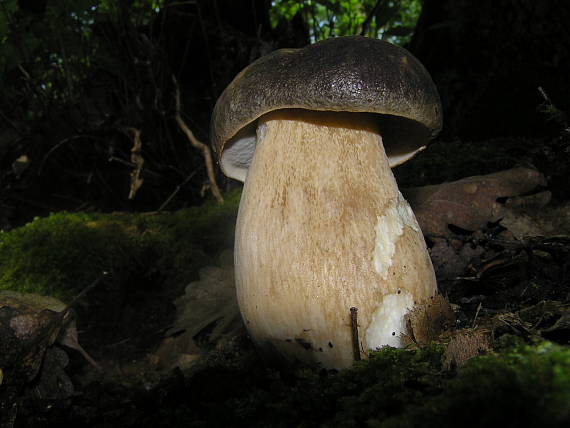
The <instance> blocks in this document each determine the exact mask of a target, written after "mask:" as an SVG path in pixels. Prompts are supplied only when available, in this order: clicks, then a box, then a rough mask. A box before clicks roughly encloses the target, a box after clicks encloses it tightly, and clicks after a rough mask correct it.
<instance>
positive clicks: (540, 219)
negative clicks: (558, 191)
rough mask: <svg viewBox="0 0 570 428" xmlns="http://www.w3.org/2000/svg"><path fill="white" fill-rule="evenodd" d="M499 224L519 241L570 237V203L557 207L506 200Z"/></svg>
mask: <svg viewBox="0 0 570 428" xmlns="http://www.w3.org/2000/svg"><path fill="white" fill-rule="evenodd" d="M543 193H546V192H543ZM539 195H540V194H539ZM537 196H538V195H537ZM529 198H530V197H529ZM500 224H501V226H503V227H505V228H506V229H508V230H509V231H510V232H511V233H512V234H513V236H514V237H515V238H517V239H519V240H521V239H523V238H528V237H537V236H543V237H547V238H549V237H554V236H570V203H569V202H566V203H564V204H562V205H559V206H549V205H546V204H543V205H540V204H535V205H528V204H527V205H521V204H520V203H519V201H518V200H515V201H514V202H513V203H511V200H508V201H507V204H505V215H504V217H503V219H502V220H501V223H500Z"/></svg>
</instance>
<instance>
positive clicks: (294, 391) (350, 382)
mask: <svg viewBox="0 0 570 428" xmlns="http://www.w3.org/2000/svg"><path fill="white" fill-rule="evenodd" d="M498 345H499V346H498V347H497V349H498V350H497V351H496V352H493V353H490V354H488V355H485V356H480V357H476V358H474V359H472V360H470V361H469V362H468V363H467V364H466V365H465V366H463V367H461V368H459V369H457V370H456V371H447V370H445V369H444V368H443V365H442V355H443V348H442V347H440V346H432V347H428V348H426V349H423V350H406V349H394V348H384V349H382V350H380V351H377V352H375V353H373V354H372V355H371V358H370V359H369V360H366V361H361V362H359V363H358V364H356V365H355V366H354V367H353V368H352V369H350V370H344V371H341V372H334V371H324V370H319V369H303V370H300V371H298V372H296V373H295V374H294V375H290V374H284V373H281V372H278V371H275V370H267V369H266V370H265V371H263V370H262V369H260V368H259V366H256V368H255V369H252V368H251V367H250V368H248V369H246V370H244V371H242V372H236V371H235V370H230V369H228V367H212V368H211V369H210V370H209V371H208V370H207V371H206V374H207V375H205V376H203V378H202V377H200V376H198V377H195V378H192V379H191V380H190V381H189V386H188V390H186V391H183V392H181V391H177V392H176V396H178V395H180V394H183V395H184V396H185V397H186V400H185V401H184V402H183V403H177V405H176V410H175V412H176V413H175V414H176V417H175V419H170V417H171V416H172V415H171V414H170V409H168V408H165V409H162V412H161V413H160V414H159V415H156V418H158V419H157V421H158V420H160V421H161V422H162V423H163V424H165V425H164V426H168V424H169V423H171V426H248V427H264V426H271V427H291V426H295V427H316V426H318V427H334V428H341V427H364V426H366V427H380V428H388V427H389V428H392V427H420V426H421V427H456V426H461V427H480V426H517V427H526V426H540V427H563V426H568V422H569V421H570V407H569V406H568V403H570V350H569V349H568V348H567V347H563V346H558V345H554V344H552V343H548V342H543V343H538V344H535V345H529V344H525V343H523V342H521V341H519V340H514V339H512V338H511V337H508V338H506V339H505V340H502V341H501V343H499V344H498ZM151 419H152V418H151ZM152 420H153V421H154V419H152ZM182 420H183V421H184V423H181V421H182Z"/></svg>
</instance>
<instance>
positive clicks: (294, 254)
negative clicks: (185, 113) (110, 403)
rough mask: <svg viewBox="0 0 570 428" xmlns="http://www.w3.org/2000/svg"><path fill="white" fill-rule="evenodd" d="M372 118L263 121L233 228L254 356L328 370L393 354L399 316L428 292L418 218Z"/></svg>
mask: <svg viewBox="0 0 570 428" xmlns="http://www.w3.org/2000/svg"><path fill="white" fill-rule="evenodd" d="M376 123H377V121H375V120H374V116H373V115H370V114H364V113H338V112H314V111H313V112H311V111H306V110H298V109H285V110H276V111H274V112H271V113H268V114H266V115H265V116H263V117H261V118H260V120H259V124H258V129H257V148H256V151H255V154H254V157H253V160H252V164H251V166H250V169H249V172H248V175H247V179H246V181H245V187H244V191H243V195H242V201H241V205H240V210H239V215H238V220H237V230H236V251H235V264H236V286H237V296H238V302H239V305H240V309H241V312H242V316H243V318H244V321H245V323H246V326H247V328H248V330H249V332H250V334H251V336H252V338H253V339H254V341H255V342H256V343H257V344H258V345H259V346H260V348H261V349H262V350H263V351H265V352H266V353H268V354H273V355H285V356H286V357H287V358H290V359H293V360H294V359H298V360H301V361H304V362H319V363H322V364H323V365H324V366H325V367H331V368H343V367H347V366H350V365H351V363H352V361H353V359H354V358H353V344H352V329H351V320H350V308H351V307H357V308H358V315H359V318H358V324H359V327H360V332H361V334H360V339H359V340H360V341H361V345H362V346H361V348H362V349H374V348H377V347H380V346H383V345H391V346H400V345H401V336H402V335H403V334H405V333H406V320H405V316H406V314H408V312H409V311H410V310H411V309H412V308H413V306H414V305H416V304H418V303H421V302H423V301H424V300H426V299H428V298H430V297H432V296H434V295H435V294H436V282H435V275H434V273H433V268H432V265H431V261H430V259H429V255H428V253H427V249H426V246H425V242H424V239H423V235H422V234H421V231H420V228H419V226H418V224H417V222H416V219H415V217H414V215H413V213H412V211H411V209H410V207H409V205H408V203H407V202H406V201H405V200H404V199H403V198H402V196H401V194H400V192H399V191H398V188H397V185H396V181H395V179H394V176H393V175H392V172H391V169H390V166H389V165H388V160H387V157H386V154H385V152H384V148H383V145H382V138H381V137H380V134H379V130H378V129H377V125H376Z"/></svg>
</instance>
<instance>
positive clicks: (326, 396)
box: [0, 146, 570, 428]
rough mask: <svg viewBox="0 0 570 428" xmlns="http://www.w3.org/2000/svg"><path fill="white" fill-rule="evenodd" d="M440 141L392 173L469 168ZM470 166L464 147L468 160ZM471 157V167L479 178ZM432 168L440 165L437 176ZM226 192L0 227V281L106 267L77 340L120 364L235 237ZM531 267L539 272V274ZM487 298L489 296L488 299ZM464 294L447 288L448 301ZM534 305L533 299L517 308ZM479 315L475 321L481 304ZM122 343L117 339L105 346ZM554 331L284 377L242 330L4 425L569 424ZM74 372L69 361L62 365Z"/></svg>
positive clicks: (569, 385)
mask: <svg viewBox="0 0 570 428" xmlns="http://www.w3.org/2000/svg"><path fill="white" fill-rule="evenodd" d="M504 147H506V146H504ZM442 150H443V151H442V152H441V153H439V152H437V150H436V152H437V153H434V155H433V156H432V157H431V159H432V163H430V164H429V165H431V167H429V165H427V166H426V168H423V169H422V170H423V171H424V175H423V176H422V177H417V176H413V174H412V171H407V172H406V171H405V170H402V171H401V173H400V178H401V180H400V181H402V182H404V184H405V185H421V184H426V183H437V182H442V181H448V180H451V179H455V178H457V177H456V176H455V175H454V174H456V173H457V174H459V173H460V172H461V173H464V174H463V175H469V172H465V171H461V170H462V169H463V167H454V168H453V169H452V170H450V169H449V168H448V167H445V165H447V163H448V162H449V161H450V159H451V157H453V156H448V154H446V153H447V152H446V151H445V150H447V149H445V150H444V149H443V147H442ZM509 150H511V151H512V150H515V151H516V150H517V149H516V147H514V148H513V147H511V148H510V149H508V150H506V151H505V156H504V157H500V156H499V157H495V158H494V159H495V160H494V161H493V162H494V163H493V166H492V167H490V166H488V165H489V164H488V157H487V156H486V155H485V154H484V152H485V151H484V150H483V151H482V152H483V155H481V160H480V163H481V164H483V163H486V164H487V166H488V168H490V169H488V170H485V171H483V172H490V170H497V169H502V168H508V167H510V166H512V164H511V163H509V162H510V160H509V159H510V154H512V153H510V152H509ZM482 152H481V151H479V152H478V153H482ZM440 154H441V156H440ZM454 156H455V155H454ZM455 157H456V156H455ZM434 159H435V160H434ZM438 159H439V160H438ZM485 159H487V160H485ZM419 161H420V160H419V159H418V162H419ZM474 161H475V160H474V159H473V157H472V156H471V157H470V158H469V159H467V160H465V162H467V163H469V165H473V162H474ZM442 165H443V166H442ZM477 165H479V164H476V167H474V168H475V171H473V172H474V173H476V174H481V173H483V172H482V170H480V169H479V167H478V166H477ZM404 168H406V167H404ZM430 168H431V169H430ZM442 170H445V171H448V172H449V174H448V175H447V176H445V177H442ZM450 171H451V172H450ZM454 171H455V172H454ZM406 174H409V175H406ZM430 174H431V175H430ZM432 175H433V177H432ZM435 176H437V179H436V178H434V177H435ZM406 177H407V178H406ZM560 194H561V195H562V193H560ZM225 197H226V204H225V205H223V206H218V205H217V204H215V203H210V204H206V205H204V206H202V207H197V208H192V209H189V210H182V211H178V212H174V213H163V214H91V213H88V214H84V213H83V214H76V213H58V214H53V215H51V216H49V217H47V218H43V219H37V220H35V221H33V222H31V223H30V224H28V225H26V226H24V227H22V228H18V229H14V230H11V231H9V232H4V233H1V234H0V289H1V288H11V289H16V290H19V291H34V292H39V293H42V294H51V295H55V296H58V297H60V298H62V299H64V300H66V301H69V300H70V299H71V298H72V297H73V296H75V295H77V294H78V293H79V292H80V291H81V290H82V289H83V288H84V287H86V286H87V285H88V284H89V283H91V282H92V281H93V280H95V279H97V278H99V277H100V275H101V272H103V271H107V272H109V273H110V274H111V275H110V278H109V279H105V281H104V282H103V283H102V284H101V285H100V286H97V287H96V288H95V289H94V290H92V291H90V292H89V294H88V295H87V296H86V298H85V301H86V304H85V305H84V306H82V307H80V308H78V309H79V310H78V312H79V314H78V322H79V328H80V330H81V334H80V341H81V342H82V344H83V346H84V347H85V348H86V349H87V350H88V351H89V352H91V353H94V354H95V355H94V356H95V357H98V356H100V355H104V356H105V357H107V358H111V357H112V358H116V359H118V360H120V359H122V360H124V361H125V360H130V359H133V358H136V357H137V356H141V355H144V350H145V349H149V346H151V345H149V342H153V341H154V342H153V343H154V344H156V343H157V340H158V337H162V333H161V332H162V331H164V330H161V329H163V328H164V325H165V322H166V321H168V317H169V316H172V313H173V311H174V308H173V305H172V300H173V298H174V297H176V295H178V294H180V293H181V292H182V288H183V287H184V285H186V284H187V283H188V282H190V281H192V280H194V279H196V275H197V271H198V269H199V268H200V267H201V266H204V265H205V264H211V263H212V260H213V259H214V258H215V256H216V255H217V254H218V253H219V252H220V251H221V250H223V249H225V248H228V247H231V246H232V243H233V226H234V221H235V215H236V212H237V206H238V203H239V197H240V195H239V192H236V193H233V194H230V195H225ZM535 268H536V267H535ZM544 270H545V271H550V270H551V267H550V266H545V267H544ZM533 272H535V273H533V275H535V276H540V275H542V270H540V269H535V271H533ZM539 279H540V278H539ZM532 280H533V281H535V282H537V283H540V281H538V279H537V278H534V277H533V278H532ZM491 285H492V284H491ZM473 287H474V286H473V285H470V290H471V289H472V288H473ZM505 287H506V288H507V289H508V288H509V287H508V286H507V285H504V286H503V288H505ZM459 288H461V287H459ZM475 288H476V287H475ZM501 290H502V289H501ZM476 291H477V289H476V290H471V291H470V292H471V293H475V292H476ZM507 291H508V290H507ZM477 292H478V293H482V294H485V293H484V290H483V291H481V290H478V291H477ZM177 293H178V294H177ZM496 293H498V291H497V292H496ZM496 293H495V292H494V293H487V294H488V296H487V297H488V300H487V301H486V305H487V306H489V305H490V306H489V307H492V305H491V303H492V301H493V299H495V294H496ZM503 294H504V293H503ZM461 297H462V295H458V296H454V298H455V300H454V302H459V301H460V298H461ZM544 298H546V297H544ZM539 300H540V296H538V295H537V296H534V295H533V299H532V301H529V302H526V301H525V304H529V305H534V304H536V303H537V302H538V301H539ZM500 306H501V307H503V306H504V305H503V304H502V303H501V305H500ZM477 313H478V314H479V320H480V321H482V320H481V318H482V317H483V316H484V311H481V313H479V311H477ZM469 319H470V320H472V318H469ZM120 326H125V327H124V329H122V328H120ZM501 333H502V332H501ZM125 338H126V339H128V340H129V342H128V345H121V346H120V347H119V346H114V345H113V346H109V344H110V343H111V344H114V343H119V344H122V343H123V341H124V340H125ZM565 340H566V339H562V341H559V344H553V343H550V342H544V341H541V340H540V339H536V337H535V339H534V341H530V340H528V341H523V340H522V339H519V338H517V337H513V336H507V335H503V336H501V337H500V338H499V339H498V340H497V341H495V343H494V350H493V352H491V353H489V354H487V355H482V356H478V357H475V358H473V359H471V360H469V361H468V362H467V363H466V364H465V366H462V367H459V368H457V369H446V368H445V365H444V363H443V362H442V359H443V352H444V347H443V346H440V345H432V346H430V347H427V348H425V349H419V350H402V349H400V350H398V349H391V348H387V349H383V350H380V351H378V352H376V353H373V354H372V357H371V358H370V359H369V360H366V361H362V362H359V363H358V364H356V365H355V367H354V368H352V369H350V370H345V371H341V372H334V371H325V370H320V369H318V368H304V369H301V370H299V371H295V372H293V373H292V372H283V371H280V370H278V369H275V368H272V367H268V366H266V365H265V364H264V363H263V362H262V361H260V360H259V359H258V357H257V355H256V353H255V350H254V349H253V347H252V345H251V343H250V342H249V340H248V339H247V338H245V337H239V338H236V340H235V343H234V344H235V346H234V347H226V348H223V349H216V350H213V351H211V352H210V353H209V354H208V356H207V357H206V358H204V359H203V360H202V361H201V362H200V363H199V364H198V365H197V366H196V367H195V368H194V369H193V370H192V371H191V372H190V373H189V374H186V375H184V376H183V375H182V374H181V373H180V372H176V371H175V372H172V373H171V374H170V375H169V376H167V377H166V378H164V379H163V381H162V382H160V383H159V384H158V385H154V386H153V387H152V388H150V389H149V388H147V387H145V386H144V385H139V386H132V385H126V384H125V383H121V382H116V380H109V379H107V380H95V381H93V382H90V383H89V384H85V385H82V387H81V390H80V391H79V393H78V394H77V395H76V396H74V397H72V398H71V399H69V400H67V401H66V402H61V403H52V402H50V403H49V406H48V405H46V403H43V404H42V403H39V404H38V403H33V405H29V406H23V407H21V410H20V413H19V417H18V419H17V421H16V425H15V426H16V427H18V426H22V427H23V426H26V427H40V426H41V427H44V426H59V425H62V424H66V423H67V424H69V423H71V424H74V425H77V426H122V427H131V426H132V427H134V426H137V427H145V426H148V427H161V426H164V427H218V426H219V427H232V426H236V427H238V426H244V427H245V426H247V427H315V426H321V427H335V428H341V427H364V426H366V427H382V428H393V427H438V428H439V427H456V426H462V427H481V426H507V427H509V426H517V427H526V426H528V427H538V426H540V427H566V426H570V349H569V348H568V346H567V345H568V344H567V343H566V342H565ZM111 354H112V355H111ZM80 364H83V365H84V362H83V361H81V363H80ZM76 367H77V365H75V366H74V365H73V361H72V365H71V367H70V369H69V370H70V371H73V370H74V369H75V368H76Z"/></svg>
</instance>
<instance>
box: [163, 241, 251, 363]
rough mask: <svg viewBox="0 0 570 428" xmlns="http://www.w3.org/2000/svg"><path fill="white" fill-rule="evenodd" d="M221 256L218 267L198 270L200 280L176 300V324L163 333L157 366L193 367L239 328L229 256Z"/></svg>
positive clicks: (238, 313) (240, 326) (193, 283)
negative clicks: (208, 349) (199, 356)
mask: <svg viewBox="0 0 570 428" xmlns="http://www.w3.org/2000/svg"><path fill="white" fill-rule="evenodd" d="M232 254H233V253H232V252H231V251H227V252H225V253H223V254H222V256H221V258H222V261H221V266H207V267H205V268H203V269H201V270H200V272H199V275H200V280H199V281H195V282H192V283H190V284H189V285H188V286H187V287H186V292H185V294H184V295H183V296H181V297H179V298H178V299H176V301H175V302H174V304H175V305H176V320H175V322H174V325H173V326H172V327H171V328H170V330H169V331H168V332H167V335H168V336H169V337H167V338H166V339H165V340H164V341H163V342H162V344H161V346H160V348H159V350H158V351H157V355H158V357H159V359H160V365H161V366H162V367H163V368H165V369H167V370H169V369H171V368H173V367H174V366H178V367H180V368H186V367H183V366H184V364H182V363H183V362H185V361H187V362H190V363H191V364H193V363H194V362H195V361H196V355H200V354H203V353H204V350H205V349H207V348H208V347H211V346H215V345H216V344H218V343H220V341H223V340H224V339H226V338H231V337H233V336H235V335H236V334H237V333H238V332H239V331H241V329H242V328H243V323H242V320H241V315H240V312H239V308H238V304H237V298H236V294H235V283H234V268H233V256H232Z"/></svg>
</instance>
